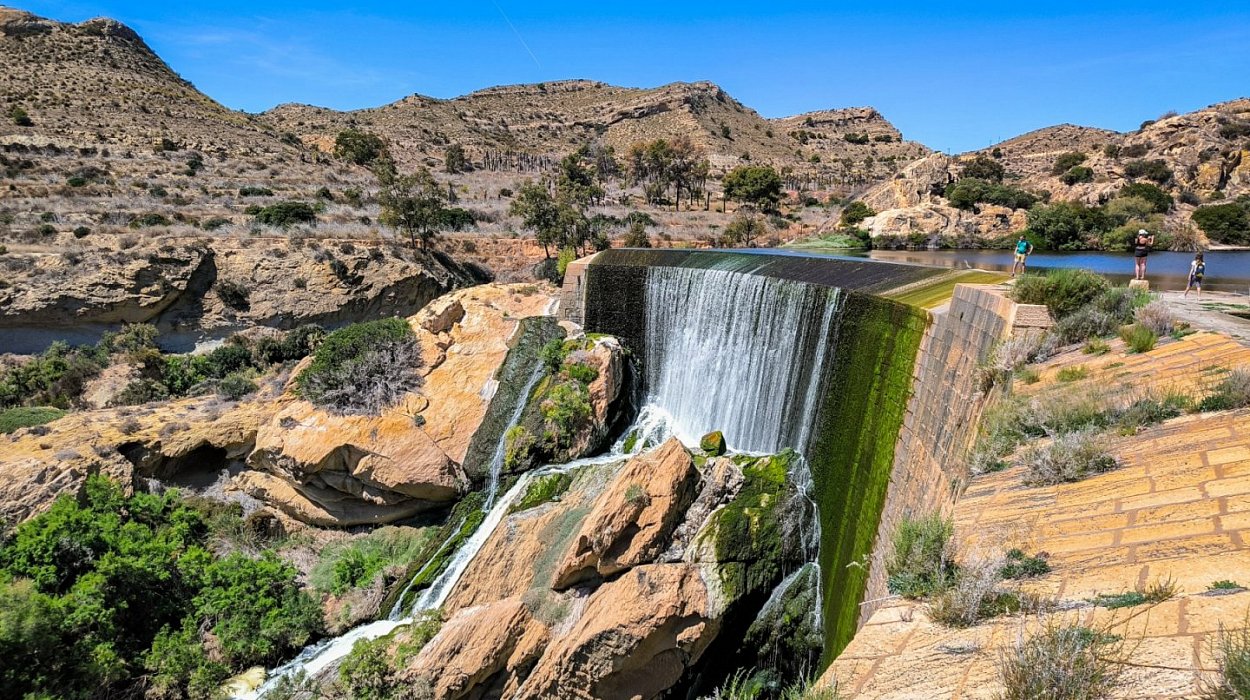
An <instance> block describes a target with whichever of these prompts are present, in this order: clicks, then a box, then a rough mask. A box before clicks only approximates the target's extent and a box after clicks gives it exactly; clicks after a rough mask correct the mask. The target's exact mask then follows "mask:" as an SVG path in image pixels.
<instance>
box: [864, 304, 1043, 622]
mask: <svg viewBox="0 0 1250 700" xmlns="http://www.w3.org/2000/svg"><path fill="white" fill-rule="evenodd" d="M1050 324H1051V320H1050V315H1049V314H1048V313H1047V311H1046V307H1044V306H1035V305H1029V304H1016V303H1015V302H1013V301H1011V300H1010V299H1008V298H1007V297H1006V296H1005V295H1004V294H1003V293H1002V291H1000V290H999V289H998V288H996V287H993V286H982V285H967V284H960V285H956V286H955V291H954V294H953V295H952V297H951V301H950V304H949V305H948V306H947V307H945V309H943V310H939V311H936V312H934V313H933V323H931V324H930V326H929V329H928V331H927V332H926V333H925V336H924V339H923V340H922V341H921V345H920V351H919V353H918V354H917V356H916V364H915V369H914V376H913V384H912V396H911V399H910V400H909V401H908V405H907V414H906V416H905V417H904V419H903V429H902V430H901V431H900V433H899V437H898V443H897V445H896V447H895V450H894V467H893V470H892V472H891V474H890V484H889V490H888V492H887V494H886V500H885V508H884V510H883V511H882V514H881V522H880V525H879V526H878V528H877V538H876V545H875V546H874V547H873V554H872V559H871V561H870V563H869V576H868V589H867V591H866V592H865V595H864V603H863V604H862V606H861V610H860V624H863V622H864V621H865V620H867V619H868V617H869V616H870V615H872V613H873V612H874V611H875V610H876V609H877V608H878V607H879V606H880V603H881V600H882V599H883V598H885V597H886V596H887V595H888V592H887V590H886V572H885V559H886V557H887V556H888V554H889V551H890V539H891V535H892V533H893V532H894V528H895V527H896V526H897V525H898V522H899V521H900V520H901V519H902V518H903V517H904V516H907V515H922V514H925V513H928V512H932V511H941V512H943V513H949V512H950V510H951V508H952V506H953V505H954V501H955V497H956V496H957V494H958V493H959V491H960V490H961V489H962V487H963V485H964V483H965V482H966V480H967V477H968V473H967V465H966V458H967V455H968V452H969V450H970V449H971V447H972V443H973V441H974V440H975V439H976V433H977V430H976V428H977V425H978V423H979V422H980V418H981V411H982V409H983V408H984V406H985V399H986V397H985V396H984V395H983V393H982V392H981V390H980V380H979V368H980V366H981V365H982V363H983V362H984V361H985V360H986V358H988V357H989V355H990V353H991V352H993V350H994V347H995V346H996V345H997V344H998V343H1000V342H1001V341H1002V340H1004V339H1006V338H1008V337H1010V336H1012V335H1016V334H1026V333H1037V332H1040V331H1042V330H1044V329H1045V328H1047V327H1049V326H1050Z"/></svg>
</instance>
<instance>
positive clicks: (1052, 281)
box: [1012, 268, 1111, 319]
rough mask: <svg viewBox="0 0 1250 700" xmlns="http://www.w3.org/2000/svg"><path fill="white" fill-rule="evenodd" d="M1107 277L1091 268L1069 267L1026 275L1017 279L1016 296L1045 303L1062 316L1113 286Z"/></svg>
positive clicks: (1019, 298)
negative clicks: (1042, 273)
mask: <svg viewBox="0 0 1250 700" xmlns="http://www.w3.org/2000/svg"><path fill="white" fill-rule="evenodd" d="M1110 286H1111V285H1110V283H1109V282H1107V279H1106V278H1105V277H1103V276H1101V275H1097V274H1094V273H1093V272H1089V271H1088V270H1082V269H1078V268H1065V269H1058V270H1051V271H1049V272H1047V273H1046V274H1045V275H1034V274H1029V275H1023V276H1021V277H1019V278H1017V279H1016V284H1015V287H1014V288H1013V289H1012V298H1013V299H1015V300H1016V301H1017V302H1020V303H1021V304H1045V305H1046V307H1047V308H1048V309H1050V312H1051V313H1052V314H1054V315H1055V317H1056V318H1059V319H1062V318H1064V317H1065V316H1067V315H1069V314H1071V313H1073V312H1075V311H1076V310H1077V309H1080V308H1081V307H1082V306H1085V305H1086V304H1088V303H1090V302H1091V301H1093V300H1094V299H1095V298H1096V297H1098V296H1099V295H1100V294H1102V293H1103V292H1104V291H1106V290H1107V289H1108V288H1109V287H1110Z"/></svg>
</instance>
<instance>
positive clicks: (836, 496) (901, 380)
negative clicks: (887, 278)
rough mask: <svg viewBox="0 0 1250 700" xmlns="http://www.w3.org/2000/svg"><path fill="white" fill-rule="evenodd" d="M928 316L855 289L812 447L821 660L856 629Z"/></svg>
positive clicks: (835, 350)
mask: <svg viewBox="0 0 1250 700" xmlns="http://www.w3.org/2000/svg"><path fill="white" fill-rule="evenodd" d="M928 318H929V315H928V313H927V312H925V311H923V310H921V309H918V308H915V307H912V306H908V305H905V304H902V303H899V302H897V301H893V300H889V299H882V298H879V297H873V296H868V295H860V294H851V295H849V298H848V300H847V303H846V306H845V308H844V310H843V312H842V314H841V316H840V318H839V324H840V329H839V335H838V338H839V342H838V343H837V345H835V346H834V347H833V348H831V349H832V351H833V357H831V358H829V359H827V360H826V366H827V367H829V368H830V370H829V373H828V375H827V376H826V378H825V388H824V395H825V397H826V398H825V402H824V405H822V406H821V407H820V411H819V414H818V416H817V419H816V425H815V426H814V430H813V438H812V442H811V445H810V447H809V450H808V461H809V464H810V466H811V470H812V477H813V480H814V482H815V488H814V494H815V498H816V502H817V505H818V509H819V513H820V524H821V528H820V537H821V541H820V568H821V572H822V574H823V576H824V581H823V584H822V585H823V591H822V600H823V602H824V611H823V614H824V624H825V649H824V658H823V659H822V664H827V663H828V662H829V661H831V660H832V659H833V658H834V657H835V656H836V655H837V654H838V653H839V652H840V651H841V650H842V649H843V648H844V647H845V646H846V644H847V643H848V642H849V641H850V639H851V637H852V636H853V635H854V633H855V629H856V622H857V620H858V618H859V602H860V600H862V599H863V595H864V590H865V587H866V585H867V569H866V568H865V567H862V566H848V565H849V564H852V563H853V562H861V561H863V560H864V557H866V556H868V554H869V553H870V552H871V551H872V545H873V541H874V540H875V539H876V533H877V525H878V523H879V522H880V519H881V510H882V507H883V504H884V501H885V494H886V488H887V485H888V483H889V478H890V472H891V470H892V468H893V464H894V447H895V444H896V442H897V440H898V435H899V430H900V429H901V428H902V425H903V416H904V413H905V411H906V408H907V402H908V399H909V398H910V396H911V389H912V370H913V367H914V365H915V361H916V352H917V350H918V348H919V346H920V341H921V338H922V337H923V335H924V331H925V328H926V326H927V324H928Z"/></svg>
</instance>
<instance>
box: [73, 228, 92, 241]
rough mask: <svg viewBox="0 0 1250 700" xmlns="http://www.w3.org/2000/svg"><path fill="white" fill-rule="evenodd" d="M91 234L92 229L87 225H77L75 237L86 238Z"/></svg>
mask: <svg viewBox="0 0 1250 700" xmlns="http://www.w3.org/2000/svg"><path fill="white" fill-rule="evenodd" d="M90 235H91V229H89V228H87V227H86V226H77V227H75V228H74V238H79V239H81V238H86V237H87V236H90Z"/></svg>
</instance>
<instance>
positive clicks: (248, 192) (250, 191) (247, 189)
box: [239, 185, 273, 197]
mask: <svg viewBox="0 0 1250 700" xmlns="http://www.w3.org/2000/svg"><path fill="white" fill-rule="evenodd" d="M239 196H240V197H272V196H273V190H271V189H269V188H268V187H259V186H256V185H245V186H243V187H240V188H239Z"/></svg>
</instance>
